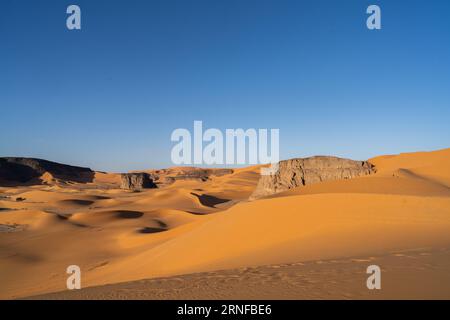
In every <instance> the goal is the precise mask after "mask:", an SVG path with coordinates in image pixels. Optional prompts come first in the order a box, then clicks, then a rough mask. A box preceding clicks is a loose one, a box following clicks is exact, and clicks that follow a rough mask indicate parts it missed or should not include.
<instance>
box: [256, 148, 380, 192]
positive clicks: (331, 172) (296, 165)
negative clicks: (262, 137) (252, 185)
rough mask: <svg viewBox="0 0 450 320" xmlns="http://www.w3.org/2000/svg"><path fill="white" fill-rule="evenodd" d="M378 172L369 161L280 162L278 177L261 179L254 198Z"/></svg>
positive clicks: (300, 159)
mask: <svg viewBox="0 0 450 320" xmlns="http://www.w3.org/2000/svg"><path fill="white" fill-rule="evenodd" d="M374 172H375V168H374V166H373V165H372V164H371V163H370V162H368V161H354V160H350V159H342V158H337V157H326V156H317V157H311V158H299V159H291V160H285V161H280V163H279V170H278V171H277V173H276V174H274V175H268V176H261V178H260V179H259V181H258V185H257V186H256V189H255V191H254V193H253V194H252V196H251V197H250V199H257V198H261V197H264V196H268V195H271V194H275V193H279V192H283V191H286V190H288V189H292V188H296V187H302V186H305V185H309V184H313V183H319V182H323V181H328V180H339V179H351V178H355V177H360V176H365V175H369V174H371V173H374Z"/></svg>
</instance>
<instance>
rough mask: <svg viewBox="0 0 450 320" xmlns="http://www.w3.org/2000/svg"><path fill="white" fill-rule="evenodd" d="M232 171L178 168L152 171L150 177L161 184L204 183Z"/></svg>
mask: <svg viewBox="0 0 450 320" xmlns="http://www.w3.org/2000/svg"><path fill="white" fill-rule="evenodd" d="M233 172H234V171H233V170H232V169H203V168H195V167H180V168H169V169H160V170H152V171H151V175H152V176H153V177H154V179H155V181H158V183H161V184H171V183H174V182H175V181H179V180H182V181H185V180H194V181H199V182H205V181H208V180H210V178H211V177H214V176H215V177H220V176H224V175H227V174H232V173H233Z"/></svg>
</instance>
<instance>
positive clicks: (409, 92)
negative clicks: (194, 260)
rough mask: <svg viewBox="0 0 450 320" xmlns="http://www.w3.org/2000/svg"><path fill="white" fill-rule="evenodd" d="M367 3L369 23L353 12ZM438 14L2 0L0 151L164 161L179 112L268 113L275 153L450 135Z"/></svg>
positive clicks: (249, 123) (359, 0)
mask: <svg viewBox="0 0 450 320" xmlns="http://www.w3.org/2000/svg"><path fill="white" fill-rule="evenodd" d="M70 4H77V5H79V6H80V7H81V12H82V29H81V30H79V31H69V30H68V29H67V28H66V17H67V14H66V8H67V6H68V5H70ZM370 4H377V5H379V6H380V7H381V10H382V30H379V31H370V30H368V29H367V28H366V18H367V15H366V13H365V11H366V8H367V6H368V5H370ZM449 14H450V2H449V1H425V0H423V1H417V0H416V1H414V0H413V1H400V0H396V1H392V0H391V1H363V0H345V1H334V0H329V1H320V0H319V1H317V0H314V1H312V0H311V1H301V0H295V1H294V0H293V1H285V0H271V1H268V0H245V1H243V0H226V1H225V0H176V1H175V0H159V1H102V0H96V1H84V0H73V1H62V0H54V1H22V0H14V1H12V0H6V1H2V2H1V4H0V45H1V47H0V111H1V113H0V114H1V122H0V156H29V157H39V158H45V159H48V160H53V161H58V162H63V163H69V164H75V165H82V166H89V167H91V168H93V169H97V170H105V171H127V170H137V169H145V168H154V167H168V166H171V165H172V163H171V160H170V150H171V148H172V147H173V145H174V143H173V142H171V141H170V135H171V133H172V131H173V130H174V129H176V128H188V129H191V130H192V126H193V121H194V120H202V121H203V124H204V126H205V127H206V128H219V129H222V130H225V129H226V128H244V129H246V128H268V129H270V128H279V129H280V149H281V158H283V159H286V158H292V157H298V156H309V155H316V154H329V155H337V156H344V157H350V158H354V159H367V158H369V157H372V156H375V155H379V154H387V153H399V152H405V151H419V150H434V149H440V148H446V147H450V125H449V122H450V121H449V120H450V19H449V18H448V16H449Z"/></svg>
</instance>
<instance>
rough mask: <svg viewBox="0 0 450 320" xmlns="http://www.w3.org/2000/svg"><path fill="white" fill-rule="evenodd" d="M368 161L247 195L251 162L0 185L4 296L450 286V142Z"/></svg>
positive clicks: (266, 293) (274, 294) (417, 294)
mask: <svg viewBox="0 0 450 320" xmlns="http://www.w3.org/2000/svg"><path fill="white" fill-rule="evenodd" d="M369 161H371V162H372V163H373V164H375V166H376V168H377V173H376V174H374V175H370V176H366V177H361V178H355V179H351V180H341V181H329V182H323V183H319V184H315V185H310V186H306V187H302V188H297V189H292V190H289V191H286V192H283V193H280V194H277V195H273V196H270V197H267V198H264V199H259V200H255V201H247V199H248V197H249V196H250V195H251V194H252V192H253V190H254V188H255V186H256V183H257V181H258V178H259V168H258V167H251V168H244V169H238V170H236V171H235V172H234V173H233V174H231V175H225V176H222V177H213V178H212V179H211V180H209V181H206V182H201V181H177V182H175V183H174V184H172V185H169V186H167V187H164V188H161V189H151V190H146V191H143V192H128V191H123V190H120V189H118V187H117V186H118V179H119V176H118V175H115V174H104V173H97V174H96V178H95V180H94V182H92V183H88V184H67V185H60V184H52V183H49V184H48V185H41V186H23V187H14V188H6V187H3V188H0V298H3V299H12V298H25V297H33V296H38V297H39V298H51V299H53V298H83V299H87V298H89V299H90V298H93V299H94V298H97V299H105V298H113V299H115V298H123V299H128V298H129V299H177V298H194V299H195V298H210V299H215V298H219V299H220V298H228V299H239V298H246V299H253V298H255V299H256V298H274V299H279V298H287V299H332V298H349V299H366V298H368V299H371V298H373V299H380V298H389V299H390V298H412V299H415V298H418V299H421V298H439V299H450V281H449V280H450V170H449V164H450V149H446V150H440V151H435V152H420V153H409V154H400V155H395V156H381V157H377V158H373V159H370V160H369ZM44 178H45V177H44ZM18 198H19V199H18ZM20 198H21V199H20ZM17 200H19V201H17ZM73 264H75V265H78V266H80V268H81V270H82V287H83V288H84V289H82V290H77V291H70V292H69V291H67V289H66V279H67V277H68V275H67V274H66V268H67V267H68V266H69V265H73ZM372 264H376V265H379V266H380V267H381V269H382V289H381V290H379V291H373V290H368V289H367V288H366V279H367V277H368V275H367V274H366V268H367V266H369V265H372ZM143 279H145V280H143Z"/></svg>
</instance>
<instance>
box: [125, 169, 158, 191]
mask: <svg viewBox="0 0 450 320" xmlns="http://www.w3.org/2000/svg"><path fill="white" fill-rule="evenodd" d="M120 177H121V184H120V188H121V189H126V190H135V191H137V190H142V189H148V188H156V184H155V183H154V182H153V178H152V176H151V175H150V174H148V173H145V172H137V173H123V174H121V176H120Z"/></svg>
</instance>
